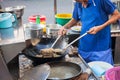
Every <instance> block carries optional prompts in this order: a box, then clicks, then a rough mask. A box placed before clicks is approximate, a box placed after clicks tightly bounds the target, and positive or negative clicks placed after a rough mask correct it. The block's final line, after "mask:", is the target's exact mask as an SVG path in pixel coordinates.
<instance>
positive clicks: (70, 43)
mask: <svg viewBox="0 0 120 80" xmlns="http://www.w3.org/2000/svg"><path fill="white" fill-rule="evenodd" d="M87 34H88V33H87V32H86V33H84V34H82V35H81V36H79V37H78V38H76V39H75V40H73V41H72V42H71V43H69V44H68V45H67V46H66V47H65V49H67V48H68V47H69V46H71V45H72V44H73V43H75V42H76V41H77V40H79V39H81V38H82V37H84V36H85V35H87Z"/></svg>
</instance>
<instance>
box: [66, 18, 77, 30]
mask: <svg viewBox="0 0 120 80" xmlns="http://www.w3.org/2000/svg"><path fill="white" fill-rule="evenodd" d="M77 22H78V21H76V20H75V19H73V18H72V19H71V20H70V21H69V22H68V23H67V24H65V25H64V28H65V29H70V28H71V27H72V26H74V25H75V24H76V23H77Z"/></svg>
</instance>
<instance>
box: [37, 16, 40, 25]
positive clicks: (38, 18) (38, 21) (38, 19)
mask: <svg viewBox="0 0 120 80" xmlns="http://www.w3.org/2000/svg"><path fill="white" fill-rule="evenodd" d="M36 24H40V17H39V16H36Z"/></svg>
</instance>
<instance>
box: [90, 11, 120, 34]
mask: <svg viewBox="0 0 120 80" xmlns="http://www.w3.org/2000/svg"><path fill="white" fill-rule="evenodd" d="M119 16H120V13H119V11H118V10H117V9H116V10H115V11H114V12H113V14H111V16H110V18H109V20H108V21H106V22H105V23H104V24H102V25H99V26H95V27H93V28H91V29H90V30H89V31H88V33H90V34H96V33H97V32H98V31H100V30H102V29H103V28H105V27H106V26H108V25H110V24H112V23H114V22H116V21H117V20H118V19H119V18H120V17H119Z"/></svg>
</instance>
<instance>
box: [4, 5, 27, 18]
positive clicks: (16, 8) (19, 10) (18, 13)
mask: <svg viewBox="0 0 120 80" xmlns="http://www.w3.org/2000/svg"><path fill="white" fill-rule="evenodd" d="M24 8H25V6H24V5H19V6H12V7H6V8H5V9H4V10H3V12H9V13H13V14H16V16H17V18H21V17H22V16H23V14H24Z"/></svg>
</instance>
